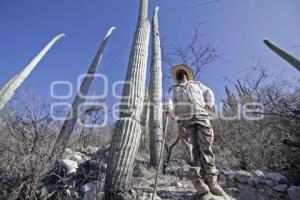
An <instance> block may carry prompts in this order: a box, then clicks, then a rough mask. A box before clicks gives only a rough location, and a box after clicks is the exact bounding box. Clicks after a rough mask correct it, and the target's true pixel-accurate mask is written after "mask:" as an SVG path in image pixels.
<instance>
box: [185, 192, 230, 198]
mask: <svg viewBox="0 0 300 200" xmlns="http://www.w3.org/2000/svg"><path fill="white" fill-rule="evenodd" d="M191 200H226V199H225V198H224V197H222V196H217V195H213V194H211V193H207V194H204V195H197V194H196V195H194V196H193V197H192V198H191Z"/></svg>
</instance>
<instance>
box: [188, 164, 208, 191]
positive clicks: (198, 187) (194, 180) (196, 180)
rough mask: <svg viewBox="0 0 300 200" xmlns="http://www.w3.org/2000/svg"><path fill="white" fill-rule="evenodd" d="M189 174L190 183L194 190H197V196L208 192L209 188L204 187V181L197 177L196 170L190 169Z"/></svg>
mask: <svg viewBox="0 0 300 200" xmlns="http://www.w3.org/2000/svg"><path fill="white" fill-rule="evenodd" d="M189 172H190V178H191V181H192V183H193V185H194V187H195V189H196V190H197V193H198V194H199V195H203V194H206V193H208V192H209V191H210V190H209V187H208V186H207V185H206V183H205V181H204V180H203V179H202V178H201V176H200V175H199V172H198V170H197V168H195V167H190V169H189Z"/></svg>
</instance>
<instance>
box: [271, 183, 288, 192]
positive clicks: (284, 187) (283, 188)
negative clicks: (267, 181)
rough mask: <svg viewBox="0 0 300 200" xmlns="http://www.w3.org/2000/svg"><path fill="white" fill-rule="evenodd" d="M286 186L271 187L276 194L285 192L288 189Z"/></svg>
mask: <svg viewBox="0 0 300 200" xmlns="http://www.w3.org/2000/svg"><path fill="white" fill-rule="evenodd" d="M288 187H289V186H288V185H286V184H280V185H276V186H274V187H273V190H275V191H277V192H286V190H287V189H288Z"/></svg>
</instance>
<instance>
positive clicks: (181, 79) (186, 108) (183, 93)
mask: <svg viewBox="0 0 300 200" xmlns="http://www.w3.org/2000/svg"><path fill="white" fill-rule="evenodd" d="M171 73H172V77H173V79H174V80H175V81H176V83H177V84H176V85H174V86H172V87H171V88H170V90H169V94H170V95H171V97H170V100H169V103H168V104H167V105H166V110H165V111H166V112H167V113H170V112H172V113H174V115H175V118H176V120H177V122H178V126H179V134H180V138H181V141H182V142H183V144H184V146H185V147H187V149H188V151H189V154H190V158H189V160H188V163H189V165H190V166H191V167H190V169H189V172H190V178H191V181H192V182H193V185H194V187H195V188H196V189H197V192H198V194H200V195H203V194H205V193H208V192H211V193H213V194H215V195H220V196H223V197H225V198H226V199H227V198H228V199H229V197H228V195H227V194H226V192H225V191H224V190H223V189H222V187H221V186H220V185H219V184H218V182H217V175H218V170H217V169H216V167H215V157H214V154H213V151H212V148H211V145H212V143H213V140H214V133H213V129H212V127H211V124H210V121H209V113H210V112H212V111H213V110H214V94H213V92H212V91H211V89H209V88H208V87H206V86H205V85H203V84H202V83H200V82H199V81H194V80H193V78H194V74H193V71H192V69H191V68H190V67H188V66H186V65H177V66H175V67H173V68H172V70H171ZM199 168H201V170H199Z"/></svg>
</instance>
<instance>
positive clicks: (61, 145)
mask: <svg viewBox="0 0 300 200" xmlns="http://www.w3.org/2000/svg"><path fill="white" fill-rule="evenodd" d="M114 30H115V27H111V28H110V29H109V30H108V32H107V33H106V35H105V37H104V39H103V41H102V43H101V45H100V47H99V48H98V51H97V53H96V56H95V58H94V60H93V62H92V64H91V66H90V68H89V70H88V72H87V74H86V76H85V77H84V79H83V81H82V83H81V86H80V89H79V91H78V92H77V95H76V97H75V99H74V101H73V104H72V108H71V110H70V111H69V113H68V115H67V119H66V120H65V121H64V124H63V126H62V128H61V130H60V133H59V135H58V137H57V139H56V141H55V144H54V146H53V149H52V154H51V155H52V157H55V156H57V157H59V156H60V155H61V154H62V153H63V151H64V149H65V148H66V146H67V143H68V140H69V137H70V135H71V133H72V131H73V129H74V127H75V125H76V122H77V118H78V111H79V110H78V109H79V108H80V105H81V104H82V103H83V102H84V100H85V96H86V95H87V94H88V91H89V88H90V86H91V84H92V81H93V78H94V75H95V73H96V69H97V67H98V65H99V63H100V61H101V58H102V56H103V52H104V49H105V46H106V44H107V42H108V40H109V38H110V35H111V33H112V32H113V31H114Z"/></svg>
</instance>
